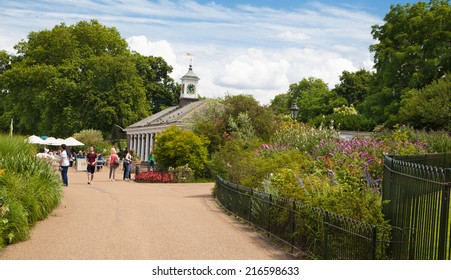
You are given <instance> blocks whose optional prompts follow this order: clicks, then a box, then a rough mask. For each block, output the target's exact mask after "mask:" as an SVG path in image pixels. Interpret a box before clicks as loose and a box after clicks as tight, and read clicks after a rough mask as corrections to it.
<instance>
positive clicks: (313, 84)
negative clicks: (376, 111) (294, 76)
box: [288, 77, 347, 122]
mask: <svg viewBox="0 0 451 280" xmlns="http://www.w3.org/2000/svg"><path fill="white" fill-rule="evenodd" d="M288 93H289V94H290V96H291V97H292V100H297V105H298V107H299V115H298V120H300V121H302V122H309V121H311V120H313V119H315V118H316V117H318V116H322V115H328V114H331V113H332V112H333V108H336V107H340V106H342V105H345V104H347V102H346V100H345V99H344V98H342V97H340V96H338V95H337V94H336V93H335V92H332V91H330V90H329V88H328V87H327V84H326V83H325V82H323V81H322V80H321V79H317V78H313V77H310V78H308V79H305V78H304V79H302V81H300V82H299V83H297V84H291V85H290V88H289V90H288Z"/></svg>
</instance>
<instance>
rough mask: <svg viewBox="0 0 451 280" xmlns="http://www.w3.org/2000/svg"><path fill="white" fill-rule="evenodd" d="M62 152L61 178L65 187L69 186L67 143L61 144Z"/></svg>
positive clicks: (60, 162)
mask: <svg viewBox="0 0 451 280" xmlns="http://www.w3.org/2000/svg"><path fill="white" fill-rule="evenodd" d="M61 149H62V152H61V154H60V160H59V164H60V170H61V179H62V180H63V185H64V186H65V187H67V186H69V179H68V178H67V170H68V169H69V165H70V163H69V157H68V156H67V151H66V144H62V145H61Z"/></svg>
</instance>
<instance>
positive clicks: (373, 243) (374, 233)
mask: <svg viewBox="0 0 451 280" xmlns="http://www.w3.org/2000/svg"><path fill="white" fill-rule="evenodd" d="M371 235H372V240H371V259H372V260H375V259H376V249H377V227H376V226H373V227H372V228H371Z"/></svg>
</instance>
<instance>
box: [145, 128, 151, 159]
mask: <svg viewBox="0 0 451 280" xmlns="http://www.w3.org/2000/svg"><path fill="white" fill-rule="evenodd" d="M149 138H150V134H149V133H146V149H145V151H146V154H145V157H144V160H147V155H148V154H149V152H150V148H149Z"/></svg>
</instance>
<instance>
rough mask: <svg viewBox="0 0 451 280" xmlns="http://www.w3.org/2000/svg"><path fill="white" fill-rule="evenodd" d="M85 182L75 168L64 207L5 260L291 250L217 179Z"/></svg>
mask: <svg viewBox="0 0 451 280" xmlns="http://www.w3.org/2000/svg"><path fill="white" fill-rule="evenodd" d="M117 178H119V179H118V180H117V181H115V182H110V181H109V180H108V170H107V169H105V170H103V171H100V172H98V173H96V175H95V178H94V184H92V185H88V184H87V176H86V174H85V173H84V172H75V171H74V170H73V169H71V170H70V171H69V187H68V188H65V189H64V197H63V199H62V204H61V205H60V206H59V207H58V208H57V209H55V210H54V211H53V212H52V214H51V215H50V216H49V217H48V218H47V219H46V220H44V221H41V222H39V223H38V224H37V225H36V226H35V227H34V228H33V230H32V236H31V238H30V240H28V241H24V242H20V243H17V244H13V245H9V246H7V248H6V249H4V250H2V251H0V260H138V259H142V260H283V259H291V257H290V255H289V254H287V253H285V252H284V251H282V250H280V249H279V248H277V247H276V246H274V245H272V244H271V243H269V242H267V241H266V240H265V239H264V238H263V237H261V236H260V235H259V234H257V233H255V232H254V231H253V230H252V228H250V227H249V226H247V225H243V224H240V223H239V222H238V221H236V220H235V219H234V218H233V217H231V216H228V215H227V214H225V213H224V212H223V211H222V210H221V209H219V208H218V206H217V205H216V203H215V201H214V199H213V197H212V196H211V189H212V187H213V183H205V184H143V183H134V182H126V181H123V180H122V173H121V172H118V174H117Z"/></svg>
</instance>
